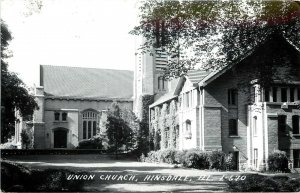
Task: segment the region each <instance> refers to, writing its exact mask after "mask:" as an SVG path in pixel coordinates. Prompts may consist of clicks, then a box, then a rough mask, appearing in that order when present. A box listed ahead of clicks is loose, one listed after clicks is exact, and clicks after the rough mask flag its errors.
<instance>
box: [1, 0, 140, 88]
mask: <svg viewBox="0 0 300 193" xmlns="http://www.w3.org/2000/svg"><path fill="white" fill-rule="evenodd" d="M35 1H41V2H42V8H41V9H40V10H38V11H36V12H33V13H32V14H29V13H30V12H29V9H28V6H29V5H30V2H35ZM31 8H32V7H31ZM136 10H137V8H136V0H1V18H2V19H3V20H4V21H5V22H6V24H7V25H8V28H9V30H10V31H11V34H12V36H13V40H12V41H11V42H10V45H9V50H10V51H12V54H13V56H12V57H11V58H9V59H8V60H7V62H8V65H9V70H11V71H14V72H16V73H18V75H19V77H20V78H21V79H22V80H23V81H24V82H25V84H26V85H27V86H29V87H32V86H34V85H37V86H38V85H39V65H57V66H76V67H91V68H107V69H124V70H133V69H134V64H135V48H136V45H135V40H136V37H134V36H133V35H130V34H128V32H129V31H130V30H131V29H132V28H133V27H134V25H135V23H136V21H137V19H136V18H137V11H136Z"/></svg>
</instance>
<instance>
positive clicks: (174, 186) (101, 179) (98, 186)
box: [6, 155, 244, 192]
mask: <svg viewBox="0 0 300 193" xmlns="http://www.w3.org/2000/svg"><path fill="white" fill-rule="evenodd" d="M6 159H7V160H10V161H13V162H16V163H19V164H22V165H24V166H27V167H29V168H32V169H47V168H56V169H68V170H71V171H76V172H81V174H82V176H68V179H69V180H84V189H85V190H86V191H101V192H104V191H105V192H208V191H216V192H222V191H225V190H226V184H225V183H224V181H223V178H224V177H227V178H230V177H231V178H232V179H233V180H242V177H243V175H244V173H241V172H218V171H215V172H213V171H203V170H196V169H186V168H174V166H172V165H168V164H161V163H160V164H155V163H144V162H136V161H133V160H116V159H112V158H111V157H109V156H104V155H39V156H36V155H26V156H24V155H23V156H10V157H7V158H6Z"/></svg>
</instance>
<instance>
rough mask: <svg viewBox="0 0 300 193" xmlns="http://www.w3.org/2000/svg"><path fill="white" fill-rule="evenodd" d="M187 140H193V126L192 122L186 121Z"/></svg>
mask: <svg viewBox="0 0 300 193" xmlns="http://www.w3.org/2000/svg"><path fill="white" fill-rule="evenodd" d="M185 138H187V139H191V138H192V124H191V121H190V120H186V122H185Z"/></svg>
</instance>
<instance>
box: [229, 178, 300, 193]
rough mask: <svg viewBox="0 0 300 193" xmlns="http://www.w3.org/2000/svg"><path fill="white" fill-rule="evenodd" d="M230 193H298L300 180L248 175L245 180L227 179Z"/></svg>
mask: <svg viewBox="0 0 300 193" xmlns="http://www.w3.org/2000/svg"><path fill="white" fill-rule="evenodd" d="M225 182H226V183H227V185H228V190H229V191H234V192H297V191H299V190H300V180H299V179H291V178H290V177H288V176H280V177H278V176H274V177H271V176H263V175H258V174H248V175H246V178H245V180H237V181H236V180H232V181H230V180H229V179H225Z"/></svg>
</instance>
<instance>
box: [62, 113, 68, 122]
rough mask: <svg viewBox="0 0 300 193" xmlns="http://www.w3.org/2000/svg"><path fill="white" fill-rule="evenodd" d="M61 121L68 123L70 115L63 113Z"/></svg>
mask: <svg viewBox="0 0 300 193" xmlns="http://www.w3.org/2000/svg"><path fill="white" fill-rule="evenodd" d="M61 120H62V121H67V120H68V113H67V112H63V113H62V114H61Z"/></svg>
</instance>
